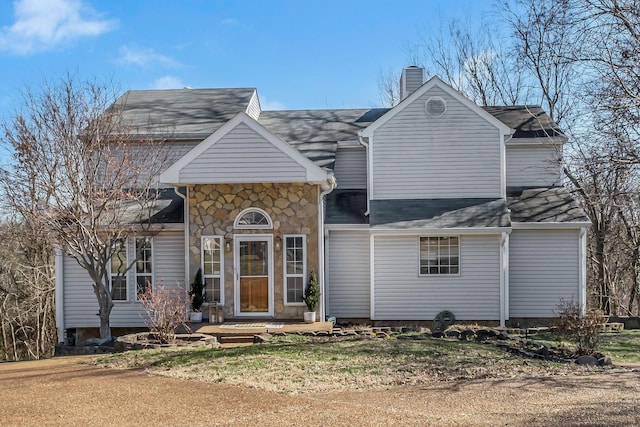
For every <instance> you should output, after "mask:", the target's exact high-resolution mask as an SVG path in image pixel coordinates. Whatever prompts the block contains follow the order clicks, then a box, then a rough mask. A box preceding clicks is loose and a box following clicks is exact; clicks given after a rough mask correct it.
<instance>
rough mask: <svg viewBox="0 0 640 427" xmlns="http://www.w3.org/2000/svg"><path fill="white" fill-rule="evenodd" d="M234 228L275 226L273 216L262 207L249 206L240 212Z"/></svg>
mask: <svg viewBox="0 0 640 427" xmlns="http://www.w3.org/2000/svg"><path fill="white" fill-rule="evenodd" d="M233 227H234V228H273V224H272V223H271V218H269V215H267V213H266V212H265V211H263V210H262V209H257V208H249V209H245V210H243V211H242V212H240V213H239V214H238V216H237V217H236V220H235V222H234V223H233Z"/></svg>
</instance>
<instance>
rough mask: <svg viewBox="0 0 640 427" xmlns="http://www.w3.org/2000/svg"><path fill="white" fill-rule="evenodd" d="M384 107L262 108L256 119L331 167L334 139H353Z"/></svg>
mask: <svg viewBox="0 0 640 427" xmlns="http://www.w3.org/2000/svg"><path fill="white" fill-rule="evenodd" d="M386 111H387V109H385V108H377V109H353V110H282V111H263V112H262V113H260V117H259V118H258V122H259V123H260V124H262V125H263V126H264V127H266V128H267V129H269V131H271V132H272V133H273V134H275V135H277V136H279V137H280V138H282V139H283V140H285V141H287V142H288V143H289V144H291V145H292V146H294V147H295V148H297V149H298V151H300V152H301V153H302V154H304V155H305V156H307V157H308V158H309V159H311V160H312V161H313V162H315V163H316V164H317V165H318V166H323V167H328V168H330V169H333V165H334V162H335V157H336V150H337V148H338V141H356V140H357V139H358V131H360V130H361V129H363V128H365V127H366V126H367V125H369V124H370V123H371V122H373V121H375V120H376V119H377V118H378V117H380V116H381V115H382V114H384V113H385V112H386Z"/></svg>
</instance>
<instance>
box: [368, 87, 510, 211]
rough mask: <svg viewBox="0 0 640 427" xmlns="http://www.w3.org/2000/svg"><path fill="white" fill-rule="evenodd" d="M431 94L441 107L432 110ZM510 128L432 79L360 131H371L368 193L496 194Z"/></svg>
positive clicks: (416, 196)
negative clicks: (505, 139)
mask: <svg viewBox="0 0 640 427" xmlns="http://www.w3.org/2000/svg"><path fill="white" fill-rule="evenodd" d="M433 100H436V101H437V102H438V103H440V106H441V107H444V108H442V109H441V110H438V109H435V112H431V113H430V112H429V111H428V109H427V106H428V104H429V103H430V102H431V101H433ZM436 106H438V105H436ZM510 132H511V129H509V128H508V127H507V126H505V125H504V124H503V123H502V122H500V121H499V120H498V119H496V118H495V117H493V116H491V115H490V114H489V113H487V112H486V111H484V110H483V109H481V108H479V107H478V106H477V105H475V104H474V103H472V102H471V101H469V100H467V99H466V98H464V97H462V95H460V94H459V93H458V92H456V91H454V90H453V89H451V88H450V87H449V86H447V85H445V84H444V83H442V82H441V81H440V80H439V79H436V80H434V79H432V80H430V82H428V83H426V84H425V85H423V86H421V87H420V88H419V89H418V90H416V91H415V92H414V93H413V94H411V95H410V96H409V97H407V98H406V99H405V100H404V101H402V102H401V103H400V104H398V106H396V107H395V108H394V109H392V110H390V111H389V112H387V113H386V114H385V115H384V116H382V117H381V118H380V119H378V120H377V121H376V122H374V123H373V124H372V125H370V126H369V127H368V128H367V129H366V130H365V131H363V132H362V135H363V136H368V137H369V155H370V157H371V159H370V162H371V163H370V165H371V175H370V194H371V199H448V198H487V199H496V198H500V197H502V196H503V192H504V175H503V174H504V142H503V141H504V135H505V134H508V133H510Z"/></svg>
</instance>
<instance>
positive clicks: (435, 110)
mask: <svg viewBox="0 0 640 427" xmlns="http://www.w3.org/2000/svg"><path fill="white" fill-rule="evenodd" d="M425 109H426V110H427V114H429V115H430V116H431V117H440V116H441V115H443V114H444V112H445V111H447V104H446V103H445V102H444V99H442V98H429V99H428V100H427V102H426V104H425Z"/></svg>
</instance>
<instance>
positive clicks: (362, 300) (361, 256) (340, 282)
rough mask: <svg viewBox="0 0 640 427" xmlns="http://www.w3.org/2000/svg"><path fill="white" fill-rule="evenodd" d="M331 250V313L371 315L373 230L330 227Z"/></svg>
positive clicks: (328, 289)
mask: <svg viewBox="0 0 640 427" xmlns="http://www.w3.org/2000/svg"><path fill="white" fill-rule="evenodd" d="M327 251H328V254H327V259H328V269H329V272H328V276H327V305H328V307H327V314H328V315H329V316H335V317H337V318H367V319H368V318H370V317H371V315H370V311H371V304H370V301H371V298H370V295H371V275H370V272H369V230H362V231H343V230H340V231H337V230H336V231H330V232H329V240H328V244H327Z"/></svg>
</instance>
